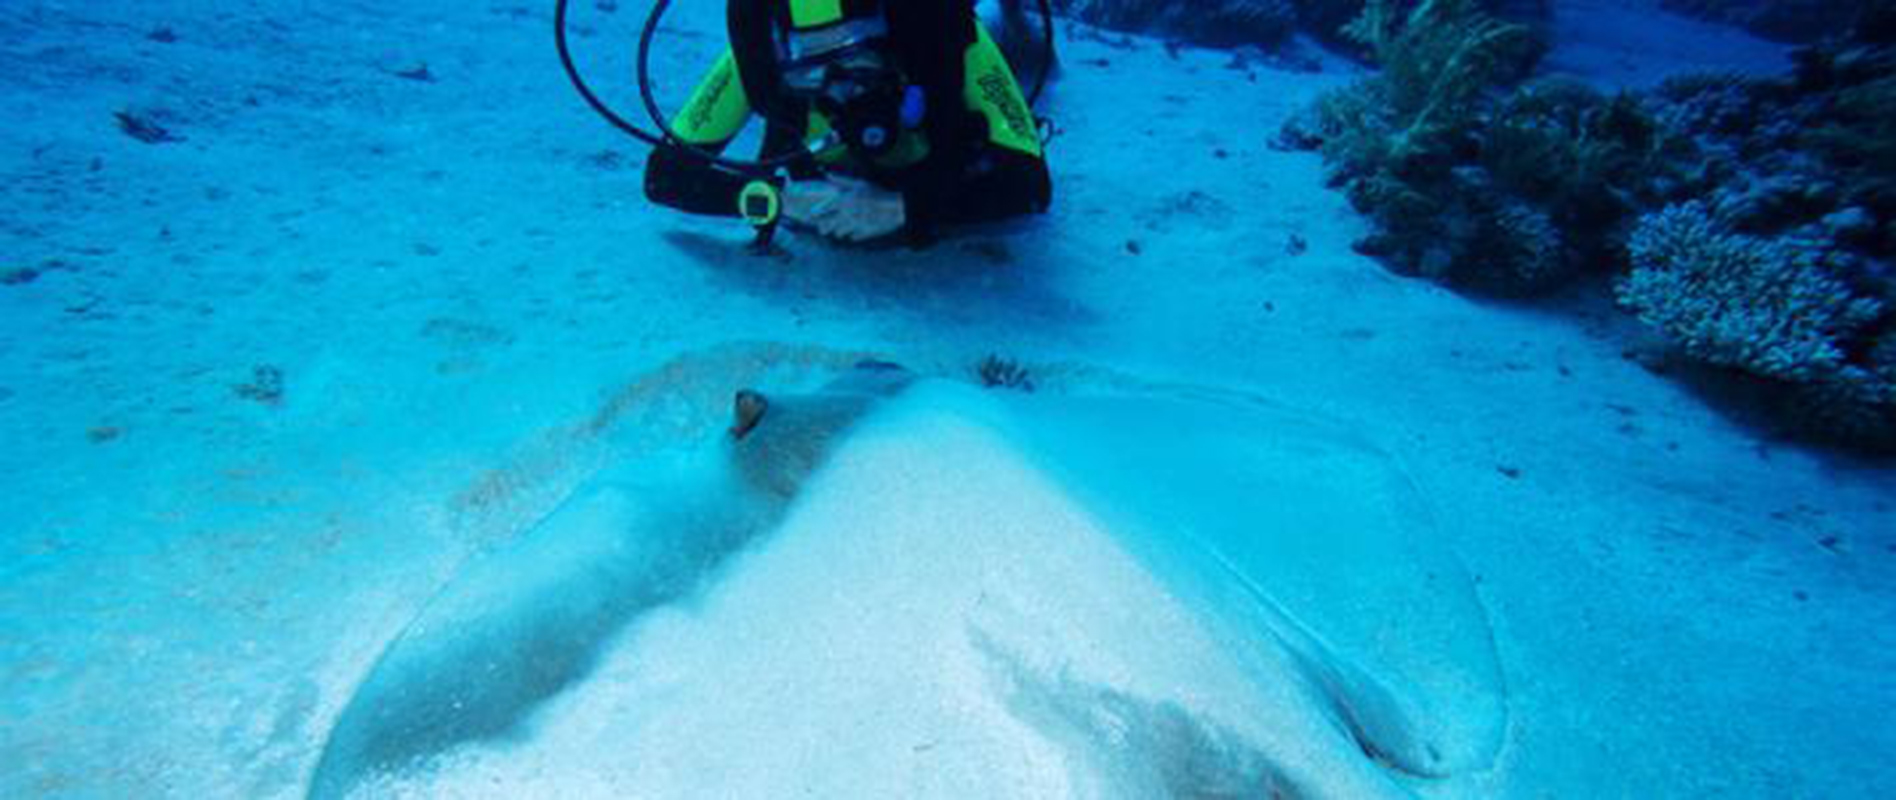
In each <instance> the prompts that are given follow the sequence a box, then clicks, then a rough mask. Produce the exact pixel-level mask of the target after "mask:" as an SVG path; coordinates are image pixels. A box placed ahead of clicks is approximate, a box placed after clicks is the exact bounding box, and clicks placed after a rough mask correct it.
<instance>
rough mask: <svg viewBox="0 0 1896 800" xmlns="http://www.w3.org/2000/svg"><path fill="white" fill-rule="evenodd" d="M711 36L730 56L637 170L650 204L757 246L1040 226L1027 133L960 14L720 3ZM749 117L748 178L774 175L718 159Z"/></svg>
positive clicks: (1009, 76) (994, 66)
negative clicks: (1023, 223)
mask: <svg viewBox="0 0 1896 800" xmlns="http://www.w3.org/2000/svg"><path fill="white" fill-rule="evenodd" d="M727 24H728V26H729V31H730V42H731V46H730V49H729V50H728V51H727V52H726V53H724V54H723V56H722V57H720V58H719V59H718V61H717V62H716V63H715V64H714V65H713V66H712V68H711V71H710V73H709V74H708V75H706V77H705V78H704V79H703V80H702V81H701V82H700V83H699V85H698V87H697V89H696V91H695V92H694V93H693V94H692V96H691V99H690V100H689V101H688V102H687V103H686V104H685V105H684V107H683V108H682V109H680V110H679V112H678V113H677V115H676V116H675V117H674V118H673V119H672V121H671V123H670V125H669V126H665V127H666V132H667V137H666V139H665V140H664V141H661V142H658V143H657V145H656V146H655V147H654V149H653V151H652V154H651V156H650V157H649V159H648V160H647V162H646V167H645V193H646V196H647V197H648V198H650V199H651V200H652V201H654V202H657V203H661V204H663V205H666V206H670V207H672V208H677V209H680V210H682V211H686V212H690V213H697V214H709V215H719V216H732V217H739V216H741V217H744V218H745V219H747V220H749V221H750V222H751V223H752V224H753V225H754V226H757V228H758V232H759V242H760V243H767V242H768V239H769V235H770V232H771V231H772V230H774V228H775V225H776V224H777V222H778V220H779V219H788V220H789V221H791V222H792V223H794V224H798V225H802V226H805V227H809V228H813V229H815V230H816V231H818V232H819V233H821V234H823V235H826V236H829V237H832V238H835V239H840V240H844V241H855V242H860V241H866V240H871V239H878V238H881V237H884V236H888V235H891V234H898V233H899V234H901V235H903V236H904V237H905V238H906V239H907V241H908V242H909V243H910V244H912V245H918V246H919V245H925V244H927V243H929V242H930V241H932V240H933V238H934V236H935V235H936V234H937V232H938V230H939V228H940V227H941V226H944V225H955V224H963V223H977V222H991V221H998V220H1002V219H1007V218H1011V217H1016V216H1021V215H1026V214H1031V213H1040V212H1044V211H1046V209H1047V206H1048V204H1049V202H1050V201H1051V199H1052V180H1051V178H1050V177H1049V175H1048V171H1047V164H1046V160H1045V158H1044V154H1043V151H1042V148H1041V139H1040V135H1039V129H1038V126H1037V124H1036V120H1035V118H1034V116H1033V113H1032V110H1031V108H1030V106H1029V102H1028V100H1027V98H1026V97H1025V96H1024V95H1023V93H1022V92H1021V89H1020V85H1019V83H1018V82H1016V80H1015V78H1014V73H1013V70H1012V69H1011V68H1010V67H1009V65H1008V63H1007V61H1006V59H1005V58H1004V57H1003V56H1002V55H1001V52H1000V49H999V47H998V46H997V45H996V44H995V42H994V40H993V39H992V38H991V36H990V34H989V33H988V31H987V30H986V28H985V27H984V26H983V25H982V24H981V23H980V21H979V19H978V18H977V16H976V14H975V10H974V3H973V2H972V1H971V0H730V2H729V6H728V9H727ZM644 46H647V43H642V48H643V47H644ZM1049 47H1050V45H1049ZM1045 66H1047V68H1050V65H1045ZM647 106H648V110H655V108H656V107H655V105H654V104H653V103H651V101H650V94H649V91H648V92H647ZM753 114H755V115H757V116H759V117H761V118H762V119H763V120H764V124H765V128H764V133H763V142H762V147H761V150H760V153H759V159H758V162H754V163H755V164H759V165H781V167H782V169H781V171H778V170H771V171H767V172H766V171H760V170H755V169H752V170H739V169H732V168H731V165H732V164H736V165H738V166H751V165H752V163H753V162H733V161H730V160H728V159H724V158H721V157H720V154H722V153H723V151H724V149H725V148H726V147H727V146H728V145H729V144H730V143H731V141H732V140H733V139H735V138H736V137H737V135H738V133H739V132H740V131H741V130H742V129H743V128H744V126H745V125H746V124H747V122H748V121H749V119H750V117H751V116H752V115H753ZM655 118H656V117H655Z"/></svg>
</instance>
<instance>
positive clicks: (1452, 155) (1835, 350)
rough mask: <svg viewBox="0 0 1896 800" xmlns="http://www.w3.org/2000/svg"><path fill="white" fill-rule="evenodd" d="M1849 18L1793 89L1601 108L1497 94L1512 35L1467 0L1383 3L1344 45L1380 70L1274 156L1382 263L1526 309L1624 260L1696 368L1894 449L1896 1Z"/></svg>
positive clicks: (1786, 411) (1556, 97)
mask: <svg viewBox="0 0 1896 800" xmlns="http://www.w3.org/2000/svg"><path fill="white" fill-rule="evenodd" d="M1403 9H1407V10H1406V12H1405V11H1403ZM1857 20H1858V21H1857V23H1856V24H1855V26H1854V27H1853V28H1852V33H1851V35H1850V36H1848V37H1846V38H1841V39H1835V40H1832V41H1828V42H1826V43H1824V44H1821V45H1817V46H1813V47H1808V48H1804V49H1802V50H1800V51H1799V52H1798V53H1797V56H1796V63H1797V68H1796V70H1795V71H1794V72H1793V73H1791V74H1789V75H1786V76H1784V77H1781V78H1771V79H1757V78H1749V77H1739V76H1733V75H1691V76H1683V77H1679V78H1675V79H1673V80H1671V81H1668V82H1667V83H1665V84H1664V85H1662V86H1660V87H1659V88H1658V89H1656V90H1654V91H1651V92H1647V93H1642V94H1629V93H1621V94H1619V95H1615V96H1610V97H1609V96H1606V95H1603V94H1601V93H1599V92H1597V91H1595V90H1593V89H1590V88H1588V87H1586V86H1583V85H1580V84H1577V83H1573V82H1567V81H1560V80H1538V81H1530V82H1526V83H1521V84H1518V85H1514V86H1513V87H1512V88H1506V84H1507V83H1508V76H1507V73H1506V69H1505V64H1506V63H1507V56H1506V52H1507V50H1508V49H1509V48H1512V47H1518V46H1520V37H1521V34H1520V33H1519V32H1518V26H1511V25H1510V24H1509V23H1506V22H1502V21H1499V20H1498V19H1496V18H1495V17H1493V16H1491V15H1489V14H1487V13H1486V12H1484V11H1483V10H1482V9H1481V8H1480V7H1478V5H1477V4H1476V3H1475V2H1474V1H1473V0H1454V1H1444V0H1418V1H1416V2H1412V3H1408V4H1404V3H1401V2H1397V1H1396V0H1381V1H1372V2H1370V3H1368V4H1367V5H1366V6H1365V7H1364V11H1363V13H1362V14H1361V15H1360V16H1358V17H1357V18H1356V19H1355V20H1354V21H1353V22H1351V23H1350V24H1349V25H1348V26H1346V27H1345V29H1344V30H1345V32H1346V33H1347V34H1348V35H1349V36H1351V37H1353V38H1354V39H1356V40H1357V41H1359V42H1361V43H1363V45H1364V46H1365V47H1366V48H1367V49H1368V51H1369V52H1370V54H1371V55H1372V56H1373V59H1374V60H1375V61H1376V62H1377V63H1378V64H1379V65H1380V66H1381V68H1382V69H1381V71H1380V72H1379V73H1378V74H1376V75H1374V76H1372V77H1370V78H1368V79H1366V80H1364V81H1361V82H1359V83H1357V84H1356V85H1354V86H1351V87H1348V88H1345V89H1343V90H1339V91H1336V92H1333V93H1331V94H1328V95H1326V96H1324V97H1323V98H1322V99H1320V100H1319V101H1318V103H1317V104H1316V105H1315V106H1314V107H1313V108H1311V109H1309V110H1307V111H1306V112H1305V113H1304V114H1303V115H1301V116H1300V117H1299V118H1297V119H1295V120H1293V121H1292V122H1291V123H1290V124H1288V125H1286V126H1285V129H1284V131H1283V132H1282V133H1281V135H1280V137H1279V140H1278V144H1279V145H1281V146H1291V147H1304V148H1311V149H1317V150H1320V151H1321V152H1322V154H1323V156H1324V159H1325V162H1326V165H1327V167H1328V169H1329V176H1330V180H1331V182H1332V184H1333V185H1334V186H1337V187H1338V188H1340V189H1342V190H1343V191H1344V192H1345V193H1346V194H1347V196H1348V197H1349V199H1350V202H1351V204H1352V205H1353V206H1354V207H1355V208H1356V209H1357V210H1359V211H1360V212H1362V213H1363V214H1364V215H1365V216H1366V217H1367V218H1368V219H1369V221H1370V223H1371V229H1370V233H1369V235H1368V236H1366V237H1365V238H1364V239H1363V240H1362V241H1361V242H1359V243H1358V249H1359V250H1360V251H1362V252H1365V253H1368V254H1371V255H1374V256H1377V257H1379V258H1380V259H1382V260H1383V261H1384V262H1385V263H1386V264H1388V265H1389V266H1390V267H1391V268H1392V269H1395V270H1397V271H1399V272H1402V273H1405V274H1412V275H1421V276H1425V277H1429V278H1431V279H1435V280H1440V281H1443V282H1445V283H1449V284H1451V285H1455V286H1457V287H1461V288H1464V289H1471V290H1477V291H1483V292H1488V293H1495V294H1511V295H1523V294H1532V293H1537V292H1543V291H1547V290H1550V289H1553V288H1556V287H1559V286H1562V285H1563V284H1566V283H1568V282H1569V280H1570V279H1571V278H1574V277H1576V276H1578V275H1581V274H1583V273H1584V272H1587V271H1600V272H1604V271H1608V270H1614V269H1618V268H1620V267H1627V268H1629V269H1630V272H1629V274H1627V275H1625V276H1624V278H1623V280H1621V281H1620V282H1619V283H1618V284H1617V293H1618V299H1619V300H1620V302H1621V304H1622V305H1623V306H1624V307H1626V308H1627V309H1629V310H1631V311H1632V312H1634V313H1635V314H1636V315H1637V316H1638V317H1639V318H1640V319H1641V320H1643V321H1644V322H1646V323H1648V324H1650V325H1651V326H1653V327H1654V328H1655V329H1656V330H1657V331H1658V332H1659V333H1660V334H1662V335H1663V336H1664V337H1666V338H1667V339H1669V340H1670V341H1672V342H1674V343H1675V344H1676V345H1677V346H1678V347H1679V350H1680V351H1681V352H1683V353H1684V354H1685V355H1686V356H1688V357H1689V358H1691V359H1694V360H1697V361H1701V362H1703V363H1705V364H1708V365H1711V366H1714V367H1717V368H1720V369H1722V370H1728V371H1731V372H1734V373H1738V374H1741V375H1745V376H1749V377H1750V378H1751V379H1754V380H1755V381H1756V382H1758V383H1761V384H1764V385H1765V386H1767V387H1768V388H1774V389H1775V390H1777V391H1774V392H1767V394H1771V395H1773V397H1774V399H1777V400H1782V401H1784V402H1778V403H1775V405H1777V406H1779V409H1778V410H1779V411H1780V412H1781V414H1782V417H1783V418H1785V419H1786V421H1788V422H1791V423H1793V424H1794V426H1795V427H1797V428H1799V429H1800V430H1801V432H1803V433H1805V434H1810V435H1815V436H1818V437H1822V438H1831V439H1840V440H1846V441H1848V442H1849V443H1850V444H1851V445H1853V446H1867V447H1870V448H1873V449H1896V117H1892V116H1891V115H1890V114H1889V113H1888V109H1889V108H1892V107H1896V0H1874V1H1873V2H1871V3H1869V4H1868V5H1865V6H1863V7H1862V9H1861V13H1860V15H1859V16H1858V18H1857Z"/></svg>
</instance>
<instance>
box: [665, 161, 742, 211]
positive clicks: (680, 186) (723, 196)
mask: <svg viewBox="0 0 1896 800" xmlns="http://www.w3.org/2000/svg"><path fill="white" fill-rule="evenodd" d="M749 182H750V179H749V178H746V177H745V176H743V175H740V174H738V173H735V172H730V171H727V170H723V169H719V168H717V167H715V166H712V165H711V164H710V163H708V162H706V161H705V160H704V159H702V158H698V157H697V156H694V155H691V154H690V153H687V152H685V151H684V150H682V149H680V148H679V147H677V146H676V145H666V146H661V147H657V148H654V149H653V150H652V155H651V156H650V157H648V158H647V159H646V160H645V197H646V198H647V199H649V200H651V201H652V202H654V203H659V204H661V205H666V206H670V207H672V208H676V209H678V210H680V211H684V212H687V213H691V214H708V215H712V216H719V217H735V216H738V206H737V198H738V195H739V194H740V193H741V192H742V191H743V190H744V185H745V184H747V183H749Z"/></svg>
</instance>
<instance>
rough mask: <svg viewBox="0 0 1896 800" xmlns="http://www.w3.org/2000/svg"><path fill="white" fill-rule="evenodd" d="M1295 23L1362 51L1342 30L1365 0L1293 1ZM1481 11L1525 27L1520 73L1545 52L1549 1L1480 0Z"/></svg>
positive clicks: (1403, 1)
mask: <svg viewBox="0 0 1896 800" xmlns="http://www.w3.org/2000/svg"><path fill="white" fill-rule="evenodd" d="M1418 4H1419V0H1400V2H1397V3H1395V4H1394V6H1393V8H1394V10H1395V11H1397V12H1406V11H1409V10H1411V9H1414V8H1415V7H1416V6H1417V5H1418ZM1295 5H1296V6H1297V21H1298V24H1299V25H1300V26H1301V27H1302V28H1303V29H1304V30H1306V31H1309V32H1310V33H1311V34H1312V35H1314V36H1316V37H1317V39H1319V40H1321V41H1323V42H1326V43H1328V44H1330V45H1331V46H1333V47H1339V48H1342V49H1344V50H1349V51H1355V52H1361V50H1360V48H1361V46H1362V44H1361V43H1360V42H1358V41H1356V40H1354V39H1353V38H1351V37H1350V36H1348V35H1347V34H1346V33H1345V30H1346V29H1347V28H1348V27H1349V25H1350V23H1351V22H1352V21H1354V20H1355V19H1356V18H1357V17H1359V16H1361V15H1362V13H1363V10H1364V7H1365V5H1366V3H1365V2H1364V0H1295ZM1476 5H1477V6H1478V7H1479V8H1480V10H1482V11H1483V12H1485V13H1487V14H1489V15H1492V16H1493V17H1495V18H1497V19H1502V20H1506V21H1508V22H1512V23H1515V24H1518V25H1522V26H1524V27H1525V28H1526V29H1527V30H1528V32H1529V34H1530V36H1531V37H1532V39H1533V42H1534V45H1533V46H1532V47H1531V48H1529V49H1526V50H1523V51H1522V52H1521V53H1520V55H1521V56H1523V60H1522V61H1521V62H1520V64H1519V67H1520V69H1521V73H1520V74H1526V71H1527V70H1528V69H1531V68H1532V67H1533V62H1535V61H1537V60H1538V59H1539V57H1540V56H1541V54H1542V53H1543V52H1545V50H1546V48H1547V44H1548V37H1549V36H1550V35H1551V33H1552V31H1551V30H1550V27H1549V23H1550V22H1551V21H1552V19H1553V3H1552V0H1480V2H1478V3H1477V4H1476Z"/></svg>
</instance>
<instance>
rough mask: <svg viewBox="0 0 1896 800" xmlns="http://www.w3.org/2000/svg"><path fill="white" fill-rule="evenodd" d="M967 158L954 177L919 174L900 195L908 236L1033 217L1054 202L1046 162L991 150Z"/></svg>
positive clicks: (991, 148)
mask: <svg viewBox="0 0 1896 800" xmlns="http://www.w3.org/2000/svg"><path fill="white" fill-rule="evenodd" d="M967 156H968V158H969V160H970V162H971V163H969V164H967V165H966V167H965V168H964V169H963V170H961V171H960V172H959V173H958V174H954V175H953V176H952V177H947V176H943V175H941V174H940V173H936V174H933V175H923V176H920V177H921V178H922V179H921V180H919V181H917V182H916V184H915V185H912V186H909V187H907V188H906V189H905V190H904V191H903V198H902V200H903V206H904V207H905V209H906V210H907V213H908V216H909V226H910V228H911V229H912V231H911V232H913V233H930V232H932V231H933V228H934V226H937V225H959V224H967V223H975V222H995V221H998V220H1003V219H1008V218H1010V217H1018V216H1022V215H1025V214H1037V213H1040V212H1043V211H1046V210H1047V207H1048V206H1049V205H1050V204H1051V203H1052V201H1053V180H1052V178H1051V176H1050V175H1049V174H1048V172H1047V162H1046V161H1044V160H1042V159H1039V158H1035V157H1033V156H1030V155H1027V154H1025V153H1020V152H1016V151H1013V150H1008V149H1004V148H1001V147H992V146H986V147H977V148H974V149H973V150H972V151H971V152H968V153H967ZM944 177H945V178H946V179H945V180H942V178H944ZM931 178H933V179H936V180H930V179H931Z"/></svg>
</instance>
